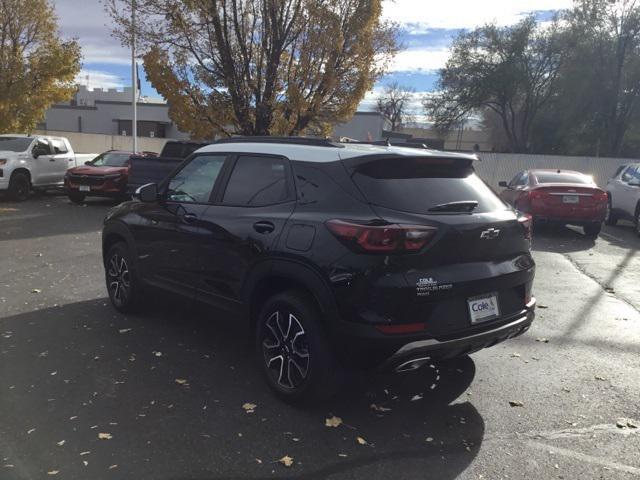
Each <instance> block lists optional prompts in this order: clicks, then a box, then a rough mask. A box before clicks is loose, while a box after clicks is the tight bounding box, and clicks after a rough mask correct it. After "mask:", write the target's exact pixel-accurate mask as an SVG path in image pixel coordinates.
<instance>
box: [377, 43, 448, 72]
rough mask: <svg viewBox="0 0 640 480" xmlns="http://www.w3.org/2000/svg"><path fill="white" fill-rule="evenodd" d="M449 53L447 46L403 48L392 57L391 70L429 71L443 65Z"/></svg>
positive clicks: (433, 70)
mask: <svg viewBox="0 0 640 480" xmlns="http://www.w3.org/2000/svg"><path fill="white" fill-rule="evenodd" d="M450 54H451V52H450V50H449V48H445V47H437V48H431V47H424V48H411V49H407V50H403V51H401V52H400V53H398V55H396V57H395V58H394V59H393V62H392V64H391V67H390V70H391V71H392V72H422V73H431V72H435V71H437V70H438V69H440V68H442V67H444V65H445V63H447V59H448V58H449V55H450Z"/></svg>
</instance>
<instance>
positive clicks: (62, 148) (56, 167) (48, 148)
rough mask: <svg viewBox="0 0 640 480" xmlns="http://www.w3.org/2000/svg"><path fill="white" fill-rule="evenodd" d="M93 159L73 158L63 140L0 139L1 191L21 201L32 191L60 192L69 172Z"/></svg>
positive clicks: (35, 137) (13, 136)
mask: <svg viewBox="0 0 640 480" xmlns="http://www.w3.org/2000/svg"><path fill="white" fill-rule="evenodd" d="M93 157H95V154H86V155H76V154H75V153H74V152H73V149H72V148H71V144H70V143H69V140H67V139H66V138H64V137H50V136H46V135H33V136H32V135H18V134H5V135H0V191H6V192H7V193H8V194H9V196H10V197H11V198H12V199H13V200H17V201H23V200H26V199H27V198H28V197H29V192H30V191H31V190H32V189H38V190H46V189H50V188H60V187H62V185H63V181H64V176H65V174H66V173H67V170H68V169H69V168H73V167H75V166H77V165H78V163H82V162H83V161H84V160H88V159H89V158H93Z"/></svg>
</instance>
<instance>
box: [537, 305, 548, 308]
mask: <svg viewBox="0 0 640 480" xmlns="http://www.w3.org/2000/svg"><path fill="white" fill-rule="evenodd" d="M538 308H549V307H548V306H547V305H542V304H540V305H538Z"/></svg>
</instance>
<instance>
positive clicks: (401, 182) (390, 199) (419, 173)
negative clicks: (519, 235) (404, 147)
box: [353, 158, 507, 214]
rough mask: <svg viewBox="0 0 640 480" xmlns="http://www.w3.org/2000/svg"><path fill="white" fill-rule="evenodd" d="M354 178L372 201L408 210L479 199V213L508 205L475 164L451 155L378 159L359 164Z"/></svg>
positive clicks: (426, 211) (502, 208)
mask: <svg viewBox="0 0 640 480" xmlns="http://www.w3.org/2000/svg"><path fill="white" fill-rule="evenodd" d="M353 180H354V181H355V183H356V184H357V185H358V187H359V188H360V190H361V191H362V193H363V194H364V196H365V197H366V198H367V199H368V200H369V201H370V202H371V203H374V204H376V205H380V206H382V207H387V208H392V209H394V210H401V211H404V212H412V213H422V214H424V213H432V212H428V211H429V209H431V208H433V207H435V206H436V205H442V204H445V203H450V202H461V201H477V202H478V206H477V207H476V208H475V209H474V212H477V213H482V212H489V211H495V210H504V209H505V208H507V207H506V205H505V204H504V203H503V202H502V201H501V200H500V199H499V198H498V197H497V196H496V195H495V194H494V193H493V191H492V190H491V189H490V188H489V187H488V186H487V185H486V184H485V183H484V182H483V181H482V180H480V178H479V177H478V176H477V175H476V174H475V172H474V170H473V168H472V167H470V166H466V165H465V166H460V165H458V164H457V162H456V161H451V160H449V159H442V160H441V159H422V158H416V159H412V158H394V159H385V160H378V161H374V162H370V163H367V164H365V165H361V166H359V167H357V168H356V169H355V170H354V172H353Z"/></svg>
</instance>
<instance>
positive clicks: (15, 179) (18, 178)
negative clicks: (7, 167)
mask: <svg viewBox="0 0 640 480" xmlns="http://www.w3.org/2000/svg"><path fill="white" fill-rule="evenodd" d="M30 191H31V182H30V181H29V177H28V176H27V175H26V174H25V173H22V172H16V173H14V174H13V175H11V180H10V181H9V197H10V198H11V199H12V200H15V201H16V202H24V201H25V200H27V199H28V198H29V192H30Z"/></svg>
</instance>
